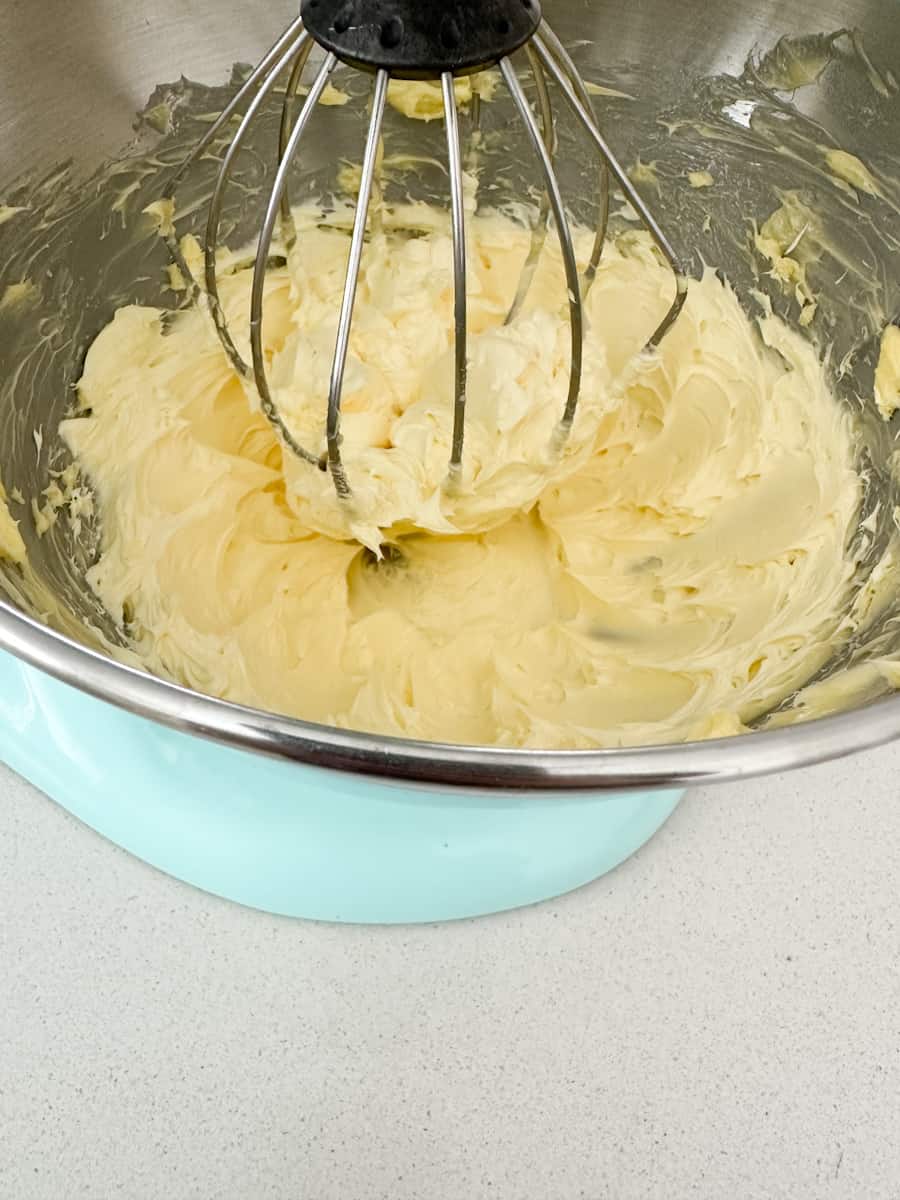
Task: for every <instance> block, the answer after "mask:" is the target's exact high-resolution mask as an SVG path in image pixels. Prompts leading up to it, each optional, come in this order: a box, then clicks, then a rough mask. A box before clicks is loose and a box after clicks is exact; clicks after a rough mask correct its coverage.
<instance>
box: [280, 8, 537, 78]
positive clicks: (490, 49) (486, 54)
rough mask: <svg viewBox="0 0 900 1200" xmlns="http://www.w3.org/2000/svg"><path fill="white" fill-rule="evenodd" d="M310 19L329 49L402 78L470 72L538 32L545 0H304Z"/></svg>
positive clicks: (355, 63) (365, 66) (318, 38)
mask: <svg viewBox="0 0 900 1200" xmlns="http://www.w3.org/2000/svg"><path fill="white" fill-rule="evenodd" d="M300 12H301V15H302V17H303V24H304V25H305V27H306V28H307V29H308V30H309V32H310V33H311V34H312V36H313V37H314V38H315V40H316V41H317V42H318V43H319V45H320V46H323V47H324V48H325V49H326V50H330V51H331V52H332V53H333V54H336V55H337V57H338V58H339V59H341V60H342V61H343V62H346V63H350V64H351V65H352V66H356V67H361V68H363V69H364V70H368V71H376V70H379V69H383V70H386V71H390V73H391V74H392V75H394V76H396V77H397V78H399V79H438V78H440V76H441V75H442V74H443V73H444V72H446V71H450V72H452V73H453V74H454V75H471V74H473V73H474V72H475V71H479V70H481V69H482V68H484V67H488V66H493V65H494V64H495V63H497V62H499V61H500V59H501V58H504V57H505V56H506V55H508V54H512V53H513V51H514V50H518V49H519V47H520V46H523V45H524V44H525V43H526V42H527V41H529V39H530V38H532V37H533V36H534V34H535V32H536V31H537V28H538V26H539V25H540V21H541V6H540V3H539V0H303V3H302V4H301V7H300Z"/></svg>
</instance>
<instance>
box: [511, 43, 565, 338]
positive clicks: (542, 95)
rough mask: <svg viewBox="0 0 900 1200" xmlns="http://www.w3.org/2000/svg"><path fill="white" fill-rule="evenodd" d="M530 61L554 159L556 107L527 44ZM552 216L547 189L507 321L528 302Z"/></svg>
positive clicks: (543, 126) (538, 63)
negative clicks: (554, 111)
mask: <svg viewBox="0 0 900 1200" xmlns="http://www.w3.org/2000/svg"><path fill="white" fill-rule="evenodd" d="M526 52H527V54H528V61H529V62H530V63H531V69H532V72H533V74H534V82H535V87H536V89H537V100H538V109H539V111H540V114H541V126H542V132H543V138H544V145H545V146H546V147H547V153H548V155H549V156H550V161H551V163H552V162H553V159H554V158H555V157H556V151H557V149H558V143H557V138H556V125H555V124H554V121H553V108H552V106H551V104H550V93H549V91H548V90H547V77H546V75H545V74H544V69H543V67H542V66H541V64H540V60H539V59H538V57H537V55H536V54H535V53H534V51H533V50H532V49H531V47H530V46H527V47H526ZM549 220H550V195H549V193H548V192H547V191H546V189H545V190H544V191H543V192H542V193H541V206H540V209H539V211H538V217H537V222H536V223H535V225H534V228H533V229H532V231H531V243H530V245H529V247H528V256H527V257H526V259H525V264H524V266H523V267H522V271H521V273H520V275H519V284H518V287H517V288H516V294H515V296H514V297H513V302H512V304H511V305H510V306H509V311H508V312H507V314H506V320H505V321H504V322H503V323H504V325H511V324H512V322H513V321H514V320H515V319H516V317H517V316H518V315H519V312H520V311H521V309H522V305H523V304H524V303H525V300H526V297H527V296H528V293H529V291H530V290H531V284H532V281H533V279H534V273H535V271H536V270H537V265H538V261H539V260H540V257H541V254H542V252H543V249H544V243H545V242H546V240H547V223H548V221H549Z"/></svg>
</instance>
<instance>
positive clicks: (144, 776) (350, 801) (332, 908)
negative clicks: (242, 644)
mask: <svg viewBox="0 0 900 1200" xmlns="http://www.w3.org/2000/svg"><path fill="white" fill-rule="evenodd" d="M0 759H2V760H3V761H4V762H6V763H8V764H9V766H11V767H12V768H13V769H14V770H15V771H18V772H19V773H20V774H22V775H24V776H25V777H26V778H27V779H29V780H30V781H31V782H32V783H33V784H34V785H35V786H36V787H38V788H40V789H41V790H42V791H44V792H46V793H47V794H48V795H50V796H51V797H52V798H53V799H54V800H56V801H58V802H59V803H60V804H62V805H63V806H64V807H65V808H67V809H68V810H69V811H70V812H72V813H74V815H75V816H76V817H79V818H80V819H81V820H82V821H84V822H86V823H87V824H88V825H90V826H92V827H93V828H94V829H96V830H97V831H98V832H100V833H102V834H104V835H105V836H106V837H108V838H110V839H111V840H112V841H114V842H117V843H118V844H119V845H120V846H124V847H125V849H126V850H130V851H131V852H132V853H133V854H136V855H137V856H138V857H139V858H142V859H144V860H145V861H146V862H148V863H152V864H153V865H154V866H156V867H159V868H160V870H163V871H167V872H168V873H169V874H170V875H174V876H176V877H177V878H178V879H183V880H186V881H187V882H189V883H192V884H195V885H196V886H197V887H200V888H204V889H205V890H206V891H209V892H214V893H216V894H217V895H220V896H226V897H228V898H229V899H231V900H236V901H239V902H240V903H242V904H248V905H251V906H253V907H255V908H261V909H266V910H268V911H270V912H275V913H285V914H288V915H291V916H297V917H309V918H313V919H316V920H325V921H355V922H371V923H382V922H385V923H387V922H406V921H442V920H448V919H450V918H454V917H470V916H476V915H480V914H483V913H489V912H498V911H500V910H502V909H507V908H515V907H518V906H519V905H523V904H530V903H532V902H534V901H536V900H543V899H547V898H548V897H550V896H557V895H560V894H561V893H562V892H567V891H569V890H571V889H572V888H575V887H578V886H579V885H580V884H583V883H587V882H588V881H589V880H591V879H596V878H597V876H598V875H602V874H603V873H604V872H605V871H609V870H610V869H611V868H612V867H614V866H616V865H617V864H618V863H620V862H622V860H623V859H625V858H627V857H628V856H629V855H630V854H632V853H633V852H634V851H635V850H636V849H637V848H638V847H639V846H640V845H642V844H643V843H644V842H645V841H646V840H647V839H648V838H649V837H650V836H651V835H652V834H653V833H654V832H655V831H656V830H657V829H658V828H659V826H660V825H661V824H662V823H663V822H664V821H665V819H666V818H667V817H668V816H669V814H670V813H671V812H672V810H673V809H674V807H675V805H676V804H677V803H678V800H679V799H680V797H681V793H680V792H677V791H667V792H655V793H647V794H629V795H612V794H609V793H607V794H603V795H591V796H573V797H568V798H567V797H565V796H560V795H558V794H557V795H546V794H545V795H529V796H527V797H526V796H520V797H514V798H497V797H494V796H491V795H490V794H488V793H485V794H484V795H481V796H460V795H459V794H453V793H451V792H449V791H448V792H441V791H440V790H433V789H426V788H415V787H399V786H396V785H393V786H392V785H390V784H387V783H382V782H378V781H375V780H368V779H362V778H357V777H353V776H350V775H343V774H338V773H335V772H332V771H325V770H319V769H318V768H315V767H309V766H302V765H298V764H294V763H289V762H282V761H277V760H273V759H267V758H262V757H260V756H258V755H254V754H249V753H244V752H242V751H238V750H231V749H228V748H226V747H222V746H218V745H214V744H212V743H210V742H205V741H202V740H200V739H199V738H195V737H190V736H188V735H186V734H181V733H176V732H174V731H172V730H169V729H165V728H163V727H162V726H159V725H156V724H154V723H153V722H150V721H145V720H142V719H141V718H139V717H133V716H131V715H130V714H128V713H125V712H122V711H120V710H118V709H116V708H113V707H111V706H110V705H108V704H105V703H103V702H101V701H98V700H93V699H91V698H90V697H89V696H86V695H83V694H82V693H80V692H77V691H75V690H73V689H71V688H69V687H67V686H65V685H64V684H61V683H57V682H56V680H53V679H51V678H50V677H49V676H46V675H44V674H42V673H40V672H38V671H35V670H33V669H32V668H30V667H26V666H25V665H24V664H22V663H20V662H19V661H18V660H17V659H14V658H12V657H10V656H9V655H8V654H4V653H3V652H0Z"/></svg>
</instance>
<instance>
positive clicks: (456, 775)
mask: <svg viewBox="0 0 900 1200" xmlns="http://www.w3.org/2000/svg"><path fill="white" fill-rule="evenodd" d="M0 649H3V650H6V651H8V652H9V653H11V654H12V655H14V656H15V657H16V658H18V659H21V660H22V661H23V662H25V663H27V664H29V665H30V666H32V667H36V668H37V669H38V670H40V671H43V672H44V673H46V674H48V675H51V676H53V677H54V678H56V679H58V680H60V681H61V682H62V683H65V684H68V685H70V686H71V687H74V688H77V689H78V690H80V691H82V692H85V693H87V694H88V695H90V696H93V697H95V698H97V699H99V700H103V701H107V702H108V703H110V704H113V705H115V706H116V707H118V708H121V709H124V710H125V711H127V712H129V713H132V714H134V715H135V716H139V717H145V718H148V719H150V720H152V721H155V722H157V723H158V724H162V725H166V726H169V727H170V728H172V729H176V730H179V731H180V732H182V733H187V734H193V735H195V736H199V737H202V738H205V739H207V740H210V741H214V742H218V743H221V744H223V745H227V746H231V747H234V748H237V749H241V750H246V751H251V752H255V753H259V754H265V755H268V756H270V757H274V758H280V759H287V760H289V761H293V762H296V763H301V764H305V765H307V766H312V767H319V768H326V769H330V770H333V771H339V772H345V773H350V774H354V775H362V776H368V777H376V778H381V779H384V780H390V781H392V782H394V783H398V784H400V783H403V784H410V785H418V786H419V787H420V788H421V787H422V786H423V785H424V786H426V787H428V786H431V787H434V786H439V787H441V788H442V789H448V788H449V789H452V790H453V791H468V792H490V793H491V794H492V795H496V794H497V793H498V792H508V793H511V794H515V793H520V794H521V793H524V794H527V793H534V792H563V793H572V792H579V791H592V792H597V791H616V792H623V791H635V790H642V791H643V790H652V789H657V788H666V787H678V786H691V785H698V784H704V783H711V782H714V781H726V780H735V779H744V778H750V777H753V776H758V775H767V774H772V773H774V772H778V771H784V770H789V769H791V768H795V767H803V766H811V765H813V764H815V763H819V762H825V761H828V760H830V759H835V758H841V757H844V756H845V755H848V754H853V753H855V752H857V751H859V750H865V749H869V748H871V747H874V746H878V745H882V744H883V743H885V742H888V741H890V740H892V739H893V738H896V737H898V736H900V694H895V695H890V696H886V697H882V698H880V699H878V700H876V701H873V702H872V703H870V704H868V705H864V706H863V707H861V708H858V709H852V710H850V711H848V712H843V713H837V714H834V715H830V716H825V717H818V718H814V719H812V720H810V721H804V722H800V723H798V724H797V725H792V726H786V727H783V728H780V729H770V730H758V731H755V732H752V733H747V734H738V735H735V736H732V737H725V738H714V739H709V740H707V741H699V742H685V743H677V744H669V745H656V746H644V747H640V748H616V749H608V750H531V749H521V748H505V747H502V748H501V747H493V746H466V745H458V744H449V743H442V742H422V741H415V740H413V739H410V738H396V737H388V736H386V735H382V734H373V733H359V732H356V731H353V730H344V729H337V728H335V727H333V726H330V725H318V724H314V723H312V722H309V721H301V720H298V719H296V718H293V717H286V716H278V715H276V714H273V713H268V712H265V711H263V710H262V709H256V708H249V707H245V706H242V705H239V704H234V703H232V702H231V701H228V700H220V699H217V698H216V697H213V696H206V695H204V694H203V693H201V692H195V691H193V690H191V689H190V688H187V687H184V686H182V685H181V684H177V683H173V682H170V681H169V680H165V679H161V678H158V677H157V676H154V675H150V674H148V673H146V672H144V671H141V670H139V669H137V668H135V667H131V666H128V665H127V664H125V663H119V662H116V661H115V660H114V659H112V658H107V657H106V656H104V655H103V654H100V653H98V652H97V651H95V650H91V649H89V648H88V647H86V646H82V645H80V644H79V643H78V642H76V641H73V640H72V639H71V638H68V637H66V636H65V635H63V634H60V633H57V632H56V631H54V630H52V629H50V628H48V627H47V626H45V625H42V624H41V623H40V622H39V621H36V620H35V619H34V618H33V617H30V616H28V615H27V614H25V613H23V612H20V611H19V610H18V609H16V608H14V607H13V606H12V605H11V604H9V603H8V602H7V601H5V600H2V599H0Z"/></svg>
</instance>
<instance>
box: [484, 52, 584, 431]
mask: <svg viewBox="0 0 900 1200" xmlns="http://www.w3.org/2000/svg"><path fill="white" fill-rule="evenodd" d="M499 66H500V71H501V74H502V75H503V78H504V80H505V82H506V86H507V88H508V89H509V91H510V94H511V96H512V98H513V100H514V101H515V104H516V107H517V108H518V110H519V113H520V114H521V117H522V120H523V121H524V123H525V128H526V130H527V132H528V136H529V138H530V139H531V144H532V146H533V147H534V151H535V154H536V155H537V158H538V161H539V163H540V166H541V171H542V173H543V176H544V186H545V188H546V190H547V194H548V196H549V197H550V206H551V208H552V210H553V219H554V223H555V225H556V233H557V237H558V238H559V248H560V252H561V254H562V260H563V267H564V269H565V276H566V289H567V292H568V300H569V325H570V329H571V335H572V349H571V365H570V368H569V392H568V397H567V399H566V407H565V411H564V412H563V416H562V420H561V421H560V423H559V426H558V428H557V435H556V438H555V443H556V448H557V449H559V448H561V446H562V444H563V443H564V442H565V440H566V438H567V437H568V434H569V431H570V429H571V428H572V422H573V421H574V420H575V411H576V409H577V407H578V396H579V393H580V391H581V370H582V352H583V348H584V313H583V309H582V303H581V282H580V280H579V278H578V262H577V260H576V258H575V246H574V243H573V241H572V230H571V229H570V228H569V221H568V218H567V216H566V209H565V204H564V203H563V198H562V193H561V191H560V187H559V180H558V179H557V177H556V172H555V171H554V169H553V160H552V159H551V157H550V153H549V151H548V149H547V146H546V144H545V142H544V139H543V137H542V136H541V130H540V128H539V126H538V123H537V118H536V117H535V115H534V113H533V112H532V109H531V105H530V104H529V103H528V99H527V97H526V95H525V93H524V91H523V90H522V85H521V83H520V82H519V77H518V75H517V74H516V70H515V67H513V65H512V63H511V62H510V60H509V59H508V58H502V59H501V60H500V63H499Z"/></svg>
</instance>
